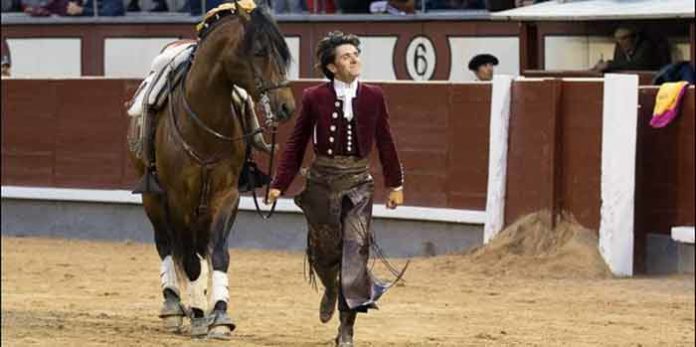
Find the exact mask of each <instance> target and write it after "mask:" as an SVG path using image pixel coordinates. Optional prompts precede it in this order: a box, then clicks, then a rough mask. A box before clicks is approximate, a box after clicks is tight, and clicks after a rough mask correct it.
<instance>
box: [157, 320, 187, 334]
mask: <svg viewBox="0 0 696 347" xmlns="http://www.w3.org/2000/svg"><path fill="white" fill-rule="evenodd" d="M162 323H164V330H166V331H167V332H168V333H174V334H178V333H180V332H181V327H182V326H183V325H184V316H168V317H162Z"/></svg>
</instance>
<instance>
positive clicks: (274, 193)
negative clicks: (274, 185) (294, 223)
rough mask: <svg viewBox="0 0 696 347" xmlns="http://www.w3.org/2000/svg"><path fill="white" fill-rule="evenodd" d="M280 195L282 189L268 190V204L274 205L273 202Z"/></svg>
mask: <svg viewBox="0 0 696 347" xmlns="http://www.w3.org/2000/svg"><path fill="white" fill-rule="evenodd" d="M279 196H280V190H279V189H271V190H269V191H268V201H267V202H266V205H273V203H274V202H275V201H276V200H278V197H279Z"/></svg>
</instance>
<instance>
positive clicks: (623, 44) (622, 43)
mask: <svg viewBox="0 0 696 347" xmlns="http://www.w3.org/2000/svg"><path fill="white" fill-rule="evenodd" d="M634 36H635V35H634V34H633V33H632V32H630V31H627V30H617V31H616V33H615V34H614V40H616V44H618V45H619V47H620V48H621V50H622V51H623V52H624V53H628V52H631V51H632V50H633V44H634V41H635V40H634V38H635V37H634Z"/></svg>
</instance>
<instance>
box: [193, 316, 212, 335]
mask: <svg viewBox="0 0 696 347" xmlns="http://www.w3.org/2000/svg"><path fill="white" fill-rule="evenodd" d="M208 322H209V320H208V318H207V317H198V318H191V337H193V338H204V337H206V336H208Z"/></svg>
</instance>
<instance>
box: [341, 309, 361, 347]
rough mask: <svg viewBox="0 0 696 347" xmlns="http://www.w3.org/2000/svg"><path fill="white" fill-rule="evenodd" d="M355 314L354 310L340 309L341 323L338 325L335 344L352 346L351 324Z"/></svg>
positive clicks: (344, 346) (355, 316)
mask: <svg viewBox="0 0 696 347" xmlns="http://www.w3.org/2000/svg"><path fill="white" fill-rule="evenodd" d="M357 315H358V314H357V312H355V311H341V314H340V317H341V325H340V326H339V327H338V336H336V346H338V347H353V326H354V325H355V318H357Z"/></svg>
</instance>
